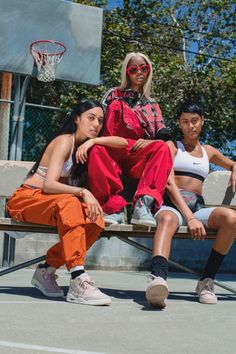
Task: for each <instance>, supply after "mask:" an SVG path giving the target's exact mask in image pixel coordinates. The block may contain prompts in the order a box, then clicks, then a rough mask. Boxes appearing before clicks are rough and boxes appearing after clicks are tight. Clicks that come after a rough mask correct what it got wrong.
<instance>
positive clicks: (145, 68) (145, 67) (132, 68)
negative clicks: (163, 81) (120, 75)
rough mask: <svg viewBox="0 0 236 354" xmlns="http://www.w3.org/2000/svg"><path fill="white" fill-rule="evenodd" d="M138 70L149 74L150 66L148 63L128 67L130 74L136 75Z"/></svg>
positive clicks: (127, 71)
mask: <svg viewBox="0 0 236 354" xmlns="http://www.w3.org/2000/svg"><path fill="white" fill-rule="evenodd" d="M138 71H141V73H142V74H144V75H148V74H149V73H150V66H149V65H148V64H142V65H140V66H135V65H131V66H129V67H128V68H127V69H126V73H127V74H128V75H134V74H136V73H137V72H138Z"/></svg>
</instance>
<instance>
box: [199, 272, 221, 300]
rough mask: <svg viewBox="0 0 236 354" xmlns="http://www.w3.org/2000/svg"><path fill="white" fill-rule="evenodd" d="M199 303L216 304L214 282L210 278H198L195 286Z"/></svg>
mask: <svg viewBox="0 0 236 354" xmlns="http://www.w3.org/2000/svg"><path fill="white" fill-rule="evenodd" d="M196 293H197V294H198V296H199V302H200V303H201V304H217V296H216V295H215V293H214V283H213V280H212V279H211V278H205V279H203V280H199V281H198V283H197V287H196Z"/></svg>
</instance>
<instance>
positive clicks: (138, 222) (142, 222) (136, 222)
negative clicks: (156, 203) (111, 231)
mask: <svg viewBox="0 0 236 354" xmlns="http://www.w3.org/2000/svg"><path fill="white" fill-rule="evenodd" d="M131 224H134V225H144V226H151V227H157V224H156V223H154V222H152V221H151V220H150V221H148V220H137V219H134V218H132V219H131Z"/></svg>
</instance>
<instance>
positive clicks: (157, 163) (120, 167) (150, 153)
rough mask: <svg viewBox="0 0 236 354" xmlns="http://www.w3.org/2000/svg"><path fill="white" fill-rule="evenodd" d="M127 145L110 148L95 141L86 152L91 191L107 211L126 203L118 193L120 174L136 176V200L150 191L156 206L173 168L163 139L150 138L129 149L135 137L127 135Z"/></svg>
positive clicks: (110, 212) (160, 201)
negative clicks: (144, 143)
mask: <svg viewBox="0 0 236 354" xmlns="http://www.w3.org/2000/svg"><path fill="white" fill-rule="evenodd" d="M128 143H129V146H128V147H127V148H126V149H109V148H105V147H103V146H99V145H95V146H93V148H92V149H91V150H90V152H89V157H88V177H89V185H90V189H91V191H92V193H93V195H94V196H95V197H96V198H97V200H98V201H99V203H100V204H101V206H102V208H103V210H104V211H105V213H107V214H112V213H116V212H119V211H120V210H121V209H122V208H123V207H124V206H125V205H126V204H127V203H126V201H125V199H124V198H123V197H122V196H121V195H120V192H121V191H122V190H123V185H122V182H121V174H122V173H123V172H124V174H125V175H126V176H128V177H130V178H133V179H139V183H138V187H137V191H136V193H135V195H134V203H135V201H136V200H137V199H138V198H139V197H141V196H143V195H150V196H152V197H153V198H154V199H155V201H156V205H157V207H160V206H161V205H162V202H163V200H162V196H163V193H164V190H165V187H166V182H167V178H168V175H169V173H170V170H171V168H172V157H171V153H170V150H169V147H168V146H167V145H166V144H165V143H164V142H162V141H157V142H152V143H150V144H149V145H147V146H145V147H144V148H143V149H141V150H138V151H135V152H132V150H131V149H132V146H133V145H134V143H135V140H131V139H128Z"/></svg>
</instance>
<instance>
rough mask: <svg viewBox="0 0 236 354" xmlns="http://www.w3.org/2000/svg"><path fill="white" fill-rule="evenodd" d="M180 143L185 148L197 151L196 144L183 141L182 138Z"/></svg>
mask: <svg viewBox="0 0 236 354" xmlns="http://www.w3.org/2000/svg"><path fill="white" fill-rule="evenodd" d="M182 144H183V145H184V147H185V148H187V149H190V150H191V151H193V152H197V151H198V145H193V144H189V143H185V142H184V141H183V140H182Z"/></svg>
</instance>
